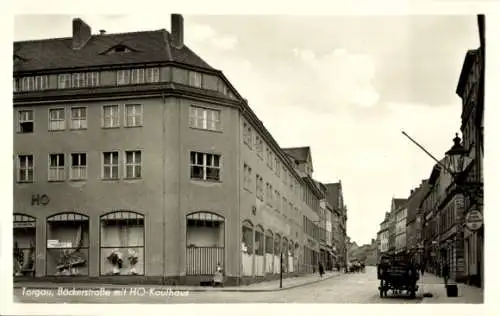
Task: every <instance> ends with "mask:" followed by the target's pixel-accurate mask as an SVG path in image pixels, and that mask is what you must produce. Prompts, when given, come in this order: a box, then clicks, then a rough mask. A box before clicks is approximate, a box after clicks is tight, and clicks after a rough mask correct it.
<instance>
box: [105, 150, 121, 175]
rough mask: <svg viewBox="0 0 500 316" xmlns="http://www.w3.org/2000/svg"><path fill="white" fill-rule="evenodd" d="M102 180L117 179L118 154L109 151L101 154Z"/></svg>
mask: <svg viewBox="0 0 500 316" xmlns="http://www.w3.org/2000/svg"><path fill="white" fill-rule="evenodd" d="M102 158H103V159H102V178H103V179H108V180H110V179H118V177H119V171H118V170H119V168H118V152H117V151H110V152H104V153H102Z"/></svg>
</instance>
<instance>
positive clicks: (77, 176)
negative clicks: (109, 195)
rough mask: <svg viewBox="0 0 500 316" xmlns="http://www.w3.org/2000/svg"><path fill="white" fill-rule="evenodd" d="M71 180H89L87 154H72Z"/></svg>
mask: <svg viewBox="0 0 500 316" xmlns="http://www.w3.org/2000/svg"><path fill="white" fill-rule="evenodd" d="M70 178H71V180H84V179H87V154H86V153H73V154H71V173H70Z"/></svg>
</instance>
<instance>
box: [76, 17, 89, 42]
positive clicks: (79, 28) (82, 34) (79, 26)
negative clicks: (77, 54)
mask: <svg viewBox="0 0 500 316" xmlns="http://www.w3.org/2000/svg"><path fill="white" fill-rule="evenodd" d="M91 34H92V31H91V29H90V26H88V25H87V23H85V22H83V20H82V19H80V18H74V19H73V49H81V48H82V47H83V46H84V45H85V44H86V43H87V42H88V40H89V39H90V37H91V36H92V35H91Z"/></svg>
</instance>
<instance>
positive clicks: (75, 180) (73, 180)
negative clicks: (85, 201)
mask: <svg viewBox="0 0 500 316" xmlns="http://www.w3.org/2000/svg"><path fill="white" fill-rule="evenodd" d="M69 181H70V182H85V181H87V179H83V178H82V179H69Z"/></svg>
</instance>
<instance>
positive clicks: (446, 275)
mask: <svg viewBox="0 0 500 316" xmlns="http://www.w3.org/2000/svg"><path fill="white" fill-rule="evenodd" d="M449 277H450V267H449V266H448V262H445V263H444V266H443V279H444V286H445V287H447V286H448V279H449Z"/></svg>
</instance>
